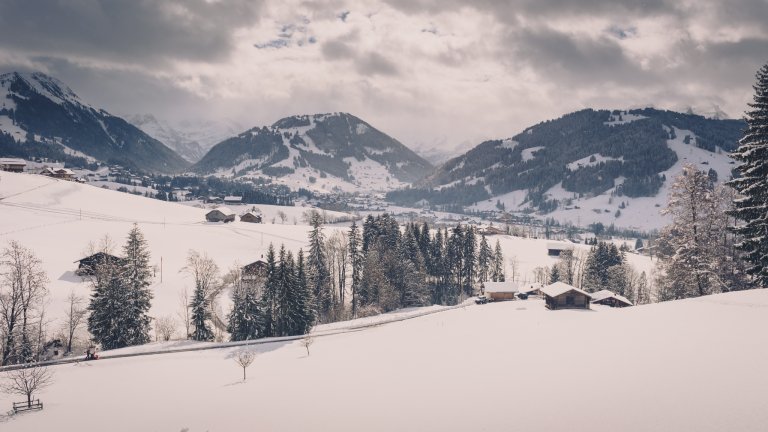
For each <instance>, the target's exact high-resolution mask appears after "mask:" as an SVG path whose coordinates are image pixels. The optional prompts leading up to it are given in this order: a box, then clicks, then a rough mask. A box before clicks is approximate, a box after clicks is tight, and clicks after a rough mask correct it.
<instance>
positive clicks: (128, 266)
mask: <svg viewBox="0 0 768 432" xmlns="http://www.w3.org/2000/svg"><path fill="white" fill-rule="evenodd" d="M123 255H124V259H123V265H122V268H121V273H122V277H123V279H124V281H125V284H126V290H127V292H126V297H127V303H126V304H125V305H124V306H125V307H126V308H128V310H127V313H126V314H125V321H123V322H122V323H121V326H122V327H124V328H125V330H126V331H127V332H129V333H130V335H129V345H141V344H145V343H148V342H149V341H150V337H149V331H150V327H151V322H152V320H151V318H150V317H149V309H150V307H151V302H152V292H151V291H150V290H149V285H150V283H151V281H152V269H151V268H150V265H149V250H148V246H147V241H146V240H145V239H144V234H142V232H141V231H140V230H139V227H138V225H137V224H133V228H132V229H131V231H130V232H129V233H128V241H127V242H126V244H125V246H124V247H123Z"/></svg>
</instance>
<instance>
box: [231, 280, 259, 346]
mask: <svg viewBox="0 0 768 432" xmlns="http://www.w3.org/2000/svg"><path fill="white" fill-rule="evenodd" d="M229 286H230V288H231V290H232V311H231V312H230V313H229V320H228V323H227V332H229V335H230V340H232V341H242V340H250V339H256V338H258V337H261V334H260V328H261V325H262V323H261V311H260V310H259V297H258V295H257V287H256V286H255V285H254V284H250V283H244V282H243V278H242V275H241V271H240V269H239V268H237V269H234V270H233V271H232V272H231V273H230V278H229Z"/></svg>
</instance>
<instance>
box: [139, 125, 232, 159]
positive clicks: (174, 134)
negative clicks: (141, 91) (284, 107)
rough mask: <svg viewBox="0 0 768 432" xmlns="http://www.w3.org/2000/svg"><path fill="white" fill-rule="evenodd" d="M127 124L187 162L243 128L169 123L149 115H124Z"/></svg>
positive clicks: (198, 157)
mask: <svg viewBox="0 0 768 432" xmlns="http://www.w3.org/2000/svg"><path fill="white" fill-rule="evenodd" d="M126 119H127V120H128V122H129V123H131V124H133V125H134V126H136V127H138V128H139V129H141V130H143V131H144V132H146V133H147V135H149V136H151V137H153V138H155V139H157V140H158V141H160V142H162V143H163V144H165V145H166V146H168V147H170V148H171V149H173V150H174V151H175V152H176V153H178V154H179V155H180V156H181V157H183V158H184V159H186V160H187V161H189V162H193V163H194V162H197V161H199V160H200V159H202V157H203V156H204V155H205V153H207V152H208V150H210V149H211V147H213V146H214V145H216V144H218V143H220V142H221V141H223V140H224V139H226V138H228V137H231V136H233V135H236V134H238V133H240V131H242V130H243V128H242V127H241V126H240V125H239V124H237V123H234V122H225V121H214V120H206V121H200V122H195V121H186V120H185V121H182V122H175V123H171V122H168V121H164V120H160V119H158V118H156V117H155V116H154V115H152V114H137V115H131V116H127V117H126Z"/></svg>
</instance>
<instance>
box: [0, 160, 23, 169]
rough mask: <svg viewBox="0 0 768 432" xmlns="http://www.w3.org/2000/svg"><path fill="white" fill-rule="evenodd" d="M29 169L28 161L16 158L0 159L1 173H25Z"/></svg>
mask: <svg viewBox="0 0 768 432" xmlns="http://www.w3.org/2000/svg"><path fill="white" fill-rule="evenodd" d="M26 167H27V161H25V160H24V159H15V158H0V171H9V172H17V173H20V172H24V168H26Z"/></svg>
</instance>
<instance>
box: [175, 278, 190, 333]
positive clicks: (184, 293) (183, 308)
mask: <svg viewBox="0 0 768 432" xmlns="http://www.w3.org/2000/svg"><path fill="white" fill-rule="evenodd" d="M189 300H190V299H189V288H188V287H187V286H184V288H182V289H181V290H179V306H180V309H179V312H178V313H177V314H178V315H179V318H181V321H183V322H184V329H185V331H186V333H184V338H185V339H188V338H189V335H190V334H191V333H192V328H191V327H192V321H191V317H190V316H189Z"/></svg>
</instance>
